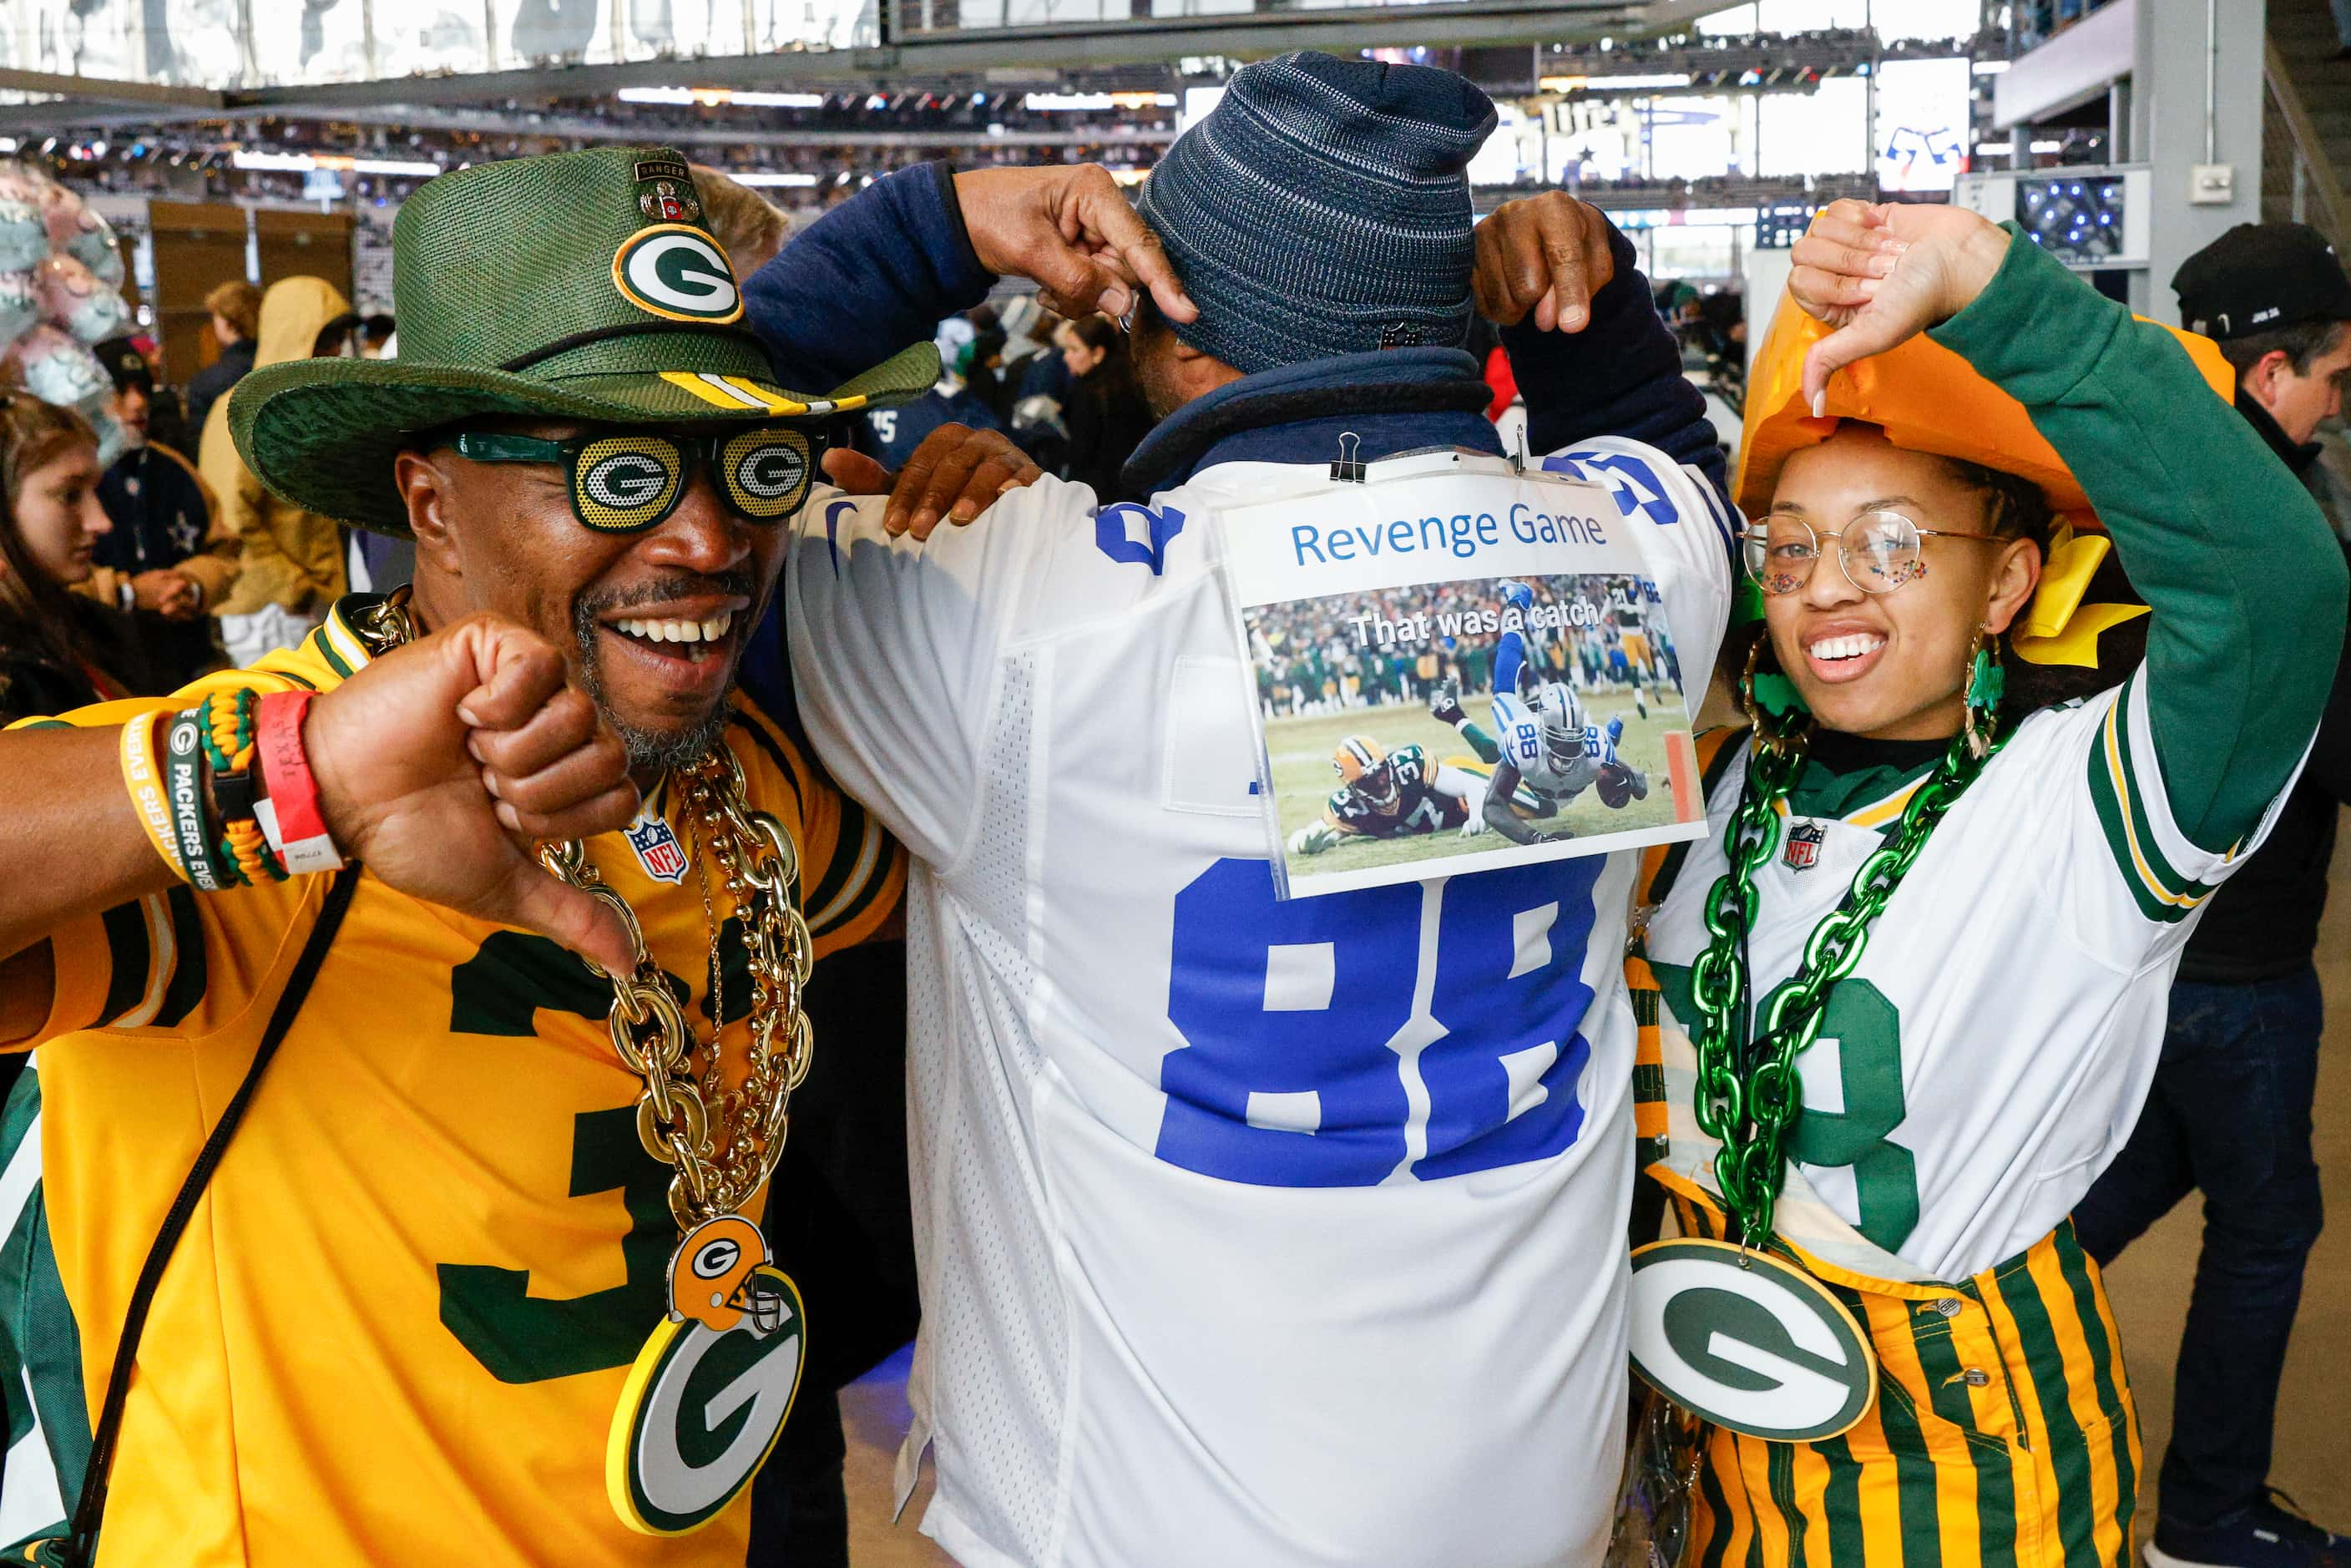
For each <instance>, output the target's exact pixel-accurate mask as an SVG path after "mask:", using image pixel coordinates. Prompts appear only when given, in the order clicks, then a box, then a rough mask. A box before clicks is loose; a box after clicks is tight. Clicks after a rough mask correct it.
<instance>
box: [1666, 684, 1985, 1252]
mask: <svg viewBox="0 0 2351 1568" xmlns="http://www.w3.org/2000/svg"><path fill="white" fill-rule="evenodd" d="M1986 664H1989V661H1987V660H1984V659H1982V658H1981V657H1979V658H1978V659H1977V660H1976V661H1974V663H1973V664H1972V667H1971V673H1973V674H1982V673H1983V672H1984V670H1985V666H1986ZM1990 670H1991V678H1990V679H1988V680H1984V681H1982V682H1981V684H1980V686H1979V683H1978V682H1977V681H1975V680H1970V683H1969V690H1968V702H1969V706H1970V709H1971V710H1972V711H1971V712H1970V722H1968V723H1966V724H1964V725H1962V727H1961V728H1960V731H1959V734H1958V735H1957V736H1954V737H1952V739H1951V745H1950V749H1949V750H1948V751H1946V752H1945V753H1944V754H1943V758H1942V760H1941V761H1940V762H1938V763H1937V764H1936V765H1935V771H1934V772H1933V774H1931V775H1930V776H1929V777H1928V779H1927V781H1926V782H1925V783H1923V784H1921V785H1919V786H1918V788H1917V790H1916V792H1914V793H1913V794H1912V795H1911V797H1910V800H1909V803H1908V804H1907V806H1905V807H1904V808H1903V811H1902V821H1901V822H1900V824H1899V825H1898V826H1897V827H1896V830H1895V831H1894V833H1893V835H1892V836H1891V838H1889V839H1888V840H1887V841H1886V843H1885V845H1884V846H1882V847H1881V848H1879V849H1876V850H1875V851H1872V852H1871V853H1870V854H1869V856H1868V858H1867V859H1865V860H1864V861H1863V862H1861V868H1860V869H1859V870H1858V871H1856V872H1855V873H1854V876H1853V885H1852V886H1851V887H1849V888H1848V889H1847V890H1846V891H1845V895H1844V901H1843V902H1842V903H1841V904H1838V905H1837V907H1836V909H1835V910H1834V911H1833V912H1832V913H1831V914H1829V915H1827V916H1826V917H1825V918H1823V920H1822V921H1821V923H1820V924H1819V925H1815V926H1814V927H1813V934H1812V935H1811V936H1809V937H1807V938H1805V941H1804V956H1803V962H1802V964H1801V965H1800V966H1799V967H1797V970H1796V975H1795V977H1794V978H1793V979H1792V980H1791V981H1790V982H1789V983H1788V984H1787V985H1786V986H1784V987H1782V988H1781V989H1780V990H1779V991H1778V992H1777V993H1776V994H1775V995H1774V996H1773V997H1772V998H1771V1002H1770V1004H1769V1005H1768V1006H1767V1007H1766V1008H1765V1009H1764V1013H1763V1020H1762V1032H1761V1034H1760V1035H1758V1036H1755V1037H1753V1038H1749V1036H1748V1021H1749V1018H1750V1011H1751V1005H1750V976H1749V974H1748V967H1747V936H1748V933H1749V932H1750V930H1752V929H1753V927H1754V924H1755V909H1756V902H1757V897H1756V890H1755V873H1756V871H1757V869H1758V868H1760V867H1761V866H1762V865H1763V863H1764V862H1767V861H1769V860H1770V859H1771V855H1772V853H1773V852H1774V851H1776V850H1777V849H1778V848H1779V844H1780V811H1779V807H1780V803H1781V802H1782V801H1783V800H1786V799H1787V798H1788V791H1789V790H1790V789H1792V788H1793V787H1794V785H1795V782H1796V777H1797V775H1798V774H1800V773H1802V771H1803V768H1804V760H1805V758H1806V757H1807V755H1808V754H1809V753H1810V751H1811V738H1812V735H1811V730H1812V721H1811V718H1810V716H1808V715H1806V714H1804V713H1803V712H1802V710H1801V709H1792V710H1790V711H1786V712H1782V713H1779V714H1772V713H1768V712H1766V711H1765V710H1764V709H1763V708H1762V707H1761V706H1754V707H1753V711H1754V714H1755V720H1754V724H1755V746H1754V753H1753V755H1752V756H1750V758H1748V763H1747V779H1746V782H1745V785H1744V787H1743V788H1742V789H1741V790H1740V797H1739V806H1738V809H1737V810H1735V811H1733V812H1732V813H1731V818H1730V824H1729V827H1728V828H1727V829H1726V830H1725V831H1724V833H1723V840H1722V843H1723V853H1724V856H1725V858H1726V859H1728V860H1729V862H1730V865H1729V870H1728V871H1726V872H1724V873H1723V874H1722V875H1721V876H1719V877H1718V878H1716V879H1715V883H1714V886H1713V887H1712V888H1711V889H1709V890H1708V894H1707V897H1706V928H1707V932H1708V942H1707V946H1706V948H1705V950H1704V951H1703V952H1701V953H1700V954H1698V959H1697V961H1696V962H1695V963H1693V964H1692V965H1691V966H1690V989H1691V992H1692V995H1693V999H1694V1001H1695V1004H1696V1007H1697V1009H1698V1019H1697V1020H1696V1027H1695V1028H1693V1029H1692V1030H1690V1036H1691V1040H1692V1043H1693V1044H1694V1045H1695V1046H1696V1048H1697V1051H1698V1093H1697V1096H1696V1100H1697V1103H1696V1105H1695V1106H1694V1109H1695V1111H1696V1113H1697V1115H1698V1127H1699V1129H1700V1130H1701V1131H1702V1132H1704V1133H1705V1134H1707V1136H1708V1137H1710V1138H1713V1139H1715V1140H1716V1141H1717V1142H1718V1143H1719V1145H1720V1147H1719V1149H1718V1151H1717V1152H1716V1154H1715V1156H1714V1174H1715V1181H1716V1184H1717V1185H1718V1186H1719V1187H1720V1188H1721V1189H1722V1202H1723V1207H1724V1208H1725V1209H1726V1210H1728V1211H1729V1216H1730V1218H1732V1219H1733V1220H1734V1221H1736V1222H1737V1224H1738V1226H1739V1228H1740V1239H1741V1241H1742V1242H1743V1244H1744V1245H1746V1246H1748V1247H1750V1248H1751V1247H1757V1246H1760V1245H1761V1242H1762V1240H1763V1239H1764V1238H1765V1237H1767V1236H1769V1235H1770V1234H1771V1211H1772V1208H1773V1207H1774V1206H1775V1205H1776V1204H1777V1203H1778V1202H1779V1198H1780V1187H1781V1184H1782V1180H1783V1179H1784V1176H1785V1173H1786V1169H1787V1164H1786V1146H1787V1138H1788V1130H1789V1128H1791V1127H1792V1126H1793V1125H1794V1124H1795V1121H1796V1117H1797V1115H1798V1114H1799V1113H1801V1112H1802V1110H1803V1105H1804V1088H1803V1082H1802V1080H1801V1079H1799V1078H1798V1077H1797V1076H1796V1058H1797V1057H1799V1056H1801V1055H1802V1054H1803V1052H1804V1051H1806V1050H1808V1049H1809V1048H1810V1047H1811V1046H1812V1043H1813V1040H1816V1039H1817V1038H1819V1036H1820V1032H1821V1019H1822V1015H1823V1013H1824V1012H1825V1011H1826V1009H1827V1007H1828V1000H1829V993H1830V991H1831V990H1833V989H1834V988H1835V986H1836V983H1837V982H1838V981H1839V980H1842V979H1844V977H1846V976H1847V975H1850V974H1852V973H1853V971H1854V968H1855V966H1856V965H1858V964H1859V963H1860V962H1861V955H1862V950H1863V949H1864V948H1865V947H1866V946H1868V943H1869V928H1870V925H1871V923H1872V922H1873V921H1875V920H1876V918H1877V916H1878V915H1879V914H1880V912H1882V911H1883V910H1884V909H1885V907H1886V901H1887V900H1888V899H1890V898H1892V897H1893V896H1894V890H1895V889H1896V888H1897V887H1899V886H1900V885H1901V884H1902V879H1903V877H1904V876H1906V875H1907V874H1908V873H1909V870H1910V867H1911V865H1912V864H1913V863H1914V862H1916V861H1917V858H1918V853H1919V852H1920V851H1921V850H1923V849H1924V848H1926V845H1927V837H1928V834H1930V833H1932V832H1933V831H1935V826H1936V824H1937V823H1938V822H1940V821H1942V820H1943V817H1944V815H1945V814H1946V813H1947V812H1949V810H1950V809H1951V807H1952V806H1953V805H1955V804H1957V803H1958V801H1959V796H1960V795H1961V794H1962V793H1964V792H1965V791H1966V789H1967V788H1968V786H1969V785H1970V784H1972V783H1974V782H1975V779H1976V775H1978V774H1979V773H1980V772H1982V771H1983V767H1984V764H1985V763H1986V762H1988V761H1990V760H1991V758H1992V757H1993V756H1994V755H1995V754H1996V753H1997V752H1998V751H1999V750H2000V748H2001V747H2002V746H2003V745H2005V744H2006V743H2007V737H2005V736H2001V735H2000V734H1999V733H1998V729H1997V726H1996V723H1995V722H1994V721H1993V719H1992V717H1991V715H1992V714H1993V713H1994V712H1996V706H1995V705H1997V704H1998V702H1999V700H2000V697H1999V686H2000V681H1999V678H1998V677H1999V666H1998V665H1997V664H1991V665H1990ZM1985 698H1988V699H1989V701H1988V702H1986V701H1983V699H1985ZM1979 703H1982V706H1978V705H1979ZM1750 706H1752V705H1751V704H1750ZM1979 715H1980V716H1982V722H1983V727H1982V728H1979V727H1978V725H1977V723H1976V722H1975V721H1976V719H1977V717H1978V716H1979ZM1986 736H1989V737H1990V740H1989V744H1986V743H1985V737H1986Z"/></svg>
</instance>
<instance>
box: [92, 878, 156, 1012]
mask: <svg viewBox="0 0 2351 1568" xmlns="http://www.w3.org/2000/svg"><path fill="white" fill-rule="evenodd" d="M144 904H145V901H144V900H142V899H133V900H131V902H130V903H129V904H116V905H115V906H114V907H113V908H111V909H110V910H108V911H107V912H106V913H105V914H104V915H100V916H99V924H100V925H103V926H104V927H105V928H106V959H107V977H106V1003H105V1005H104V1006H103V1007H101V1008H100V1009H99V1013H98V1017H99V1022H101V1023H105V1024H113V1023H115V1022H117V1021H118V1020H120V1019H125V1018H128V1017H129V1016H130V1015H131V1013H132V1012H134V1011H136V1010H137V1009H138V1007H139V1004H140V1003H141V1001H142V1000H144V999H145V998H146V996H147V981H148V970H149V968H150V967H152V965H153V963H154V961H155V954H154V948H153V945H152V943H150V942H149V941H148V939H147V911H146V908H145V907H144Z"/></svg>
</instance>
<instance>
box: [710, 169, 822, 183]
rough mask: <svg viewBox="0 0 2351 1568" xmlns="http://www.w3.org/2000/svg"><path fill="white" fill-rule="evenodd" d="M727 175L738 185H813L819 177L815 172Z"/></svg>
mask: <svg viewBox="0 0 2351 1568" xmlns="http://www.w3.org/2000/svg"><path fill="white" fill-rule="evenodd" d="M726 177H727V178H728V179H730V180H732V181H734V182H735V183H737V184H738V185H813V184H815V183H817V178H818V177H817V176H816V175H814V174H770V173H756V172H755V173H749V174H736V173H729V174H728V175H727V176H726Z"/></svg>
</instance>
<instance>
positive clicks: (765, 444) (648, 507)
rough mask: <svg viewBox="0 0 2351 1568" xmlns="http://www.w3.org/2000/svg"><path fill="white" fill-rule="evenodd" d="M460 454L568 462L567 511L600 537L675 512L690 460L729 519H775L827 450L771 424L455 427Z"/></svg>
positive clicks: (821, 441)
mask: <svg viewBox="0 0 2351 1568" xmlns="http://www.w3.org/2000/svg"><path fill="white" fill-rule="evenodd" d="M452 444H453V445H455V448H456V451H457V455H458V456H460V457H468V458H471V459H472V460H473V461H475V462H476V463H549V464H555V465H560V466H561V467H563V468H564V470H565V471H566V473H567V474H568V476H569V484H568V485H567V486H566V488H567V489H569V492H570V494H571V514H572V516H574V517H578V518H579V519H580V522H582V523H583V524H585V525H587V526H588V527H589V528H594V529H596V530H597V531H598V532H599V533H608V534H633V533H642V532H643V531H644V530H645V529H647V528H652V527H653V526H654V525H655V524H657V523H659V522H661V521H662V519H663V518H664V517H668V516H669V515H670V514H671V513H672V512H674V511H676V510H677V504H678V502H679V501H680V500H681V499H683V498H684V495H685V487H686V485H687V482H688V478H689V476H690V474H691V472H692V465H694V464H695V463H700V464H702V465H705V467H706V468H707V470H708V471H709V473H710V474H711V476H712V477H713V478H714V479H715V480H716V485H717V489H718V495H719V498H720V499H721V500H723V501H724V502H725V503H726V509H727V510H728V511H729V512H732V513H733V514H734V515H735V516H737V517H741V518H743V519H745V520H746V521H747V522H754V523H778V522H781V521H782V520H783V519H784V518H786V517H789V516H791V514H792V513H793V511H794V510H796V509H797V508H798V507H799V504H800V502H801V500H802V499H803V498H804V497H806V496H807V495H808V489H809V478H810V474H811V473H812V472H813V471H814V469H815V467H816V459H817V457H818V455H820V453H821V452H822V451H823V450H824V446H825V438H824V435H823V434H822V433H821V432H820V431H812V430H809V429H805V428H802V427H800V426H798V425H784V424H768V425H759V426H757V427H755V428H753V429H750V430H734V431H718V432H715V433H713V434H707V435H678V434H655V433H653V432H651V431H643V430H623V431H607V432H603V433H601V434H600V433H597V432H592V431H591V432H590V433H588V434H584V435H575V436H572V437H570V438H569V439H568V440H563V441H550V440H549V439H547V438H546V437H544V436H538V435H511V434H507V433H506V432H504V431H488V430H467V431H460V432H459V433H458V434H457V438H456V440H455V442H454V443H452Z"/></svg>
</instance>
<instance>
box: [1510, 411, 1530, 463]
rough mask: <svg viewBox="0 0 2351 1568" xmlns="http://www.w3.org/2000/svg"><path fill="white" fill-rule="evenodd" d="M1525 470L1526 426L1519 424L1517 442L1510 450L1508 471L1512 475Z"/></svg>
mask: <svg viewBox="0 0 2351 1568" xmlns="http://www.w3.org/2000/svg"><path fill="white" fill-rule="evenodd" d="M1526 471H1527V427H1526V426H1525V425H1523V424H1521V425H1520V426H1519V429H1518V436H1517V444H1516V445H1515V446H1513V447H1512V448H1511V451H1510V473H1511V474H1512V476H1518V475H1521V474H1524V473H1525V472H1526Z"/></svg>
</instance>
